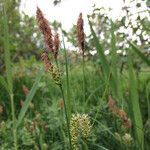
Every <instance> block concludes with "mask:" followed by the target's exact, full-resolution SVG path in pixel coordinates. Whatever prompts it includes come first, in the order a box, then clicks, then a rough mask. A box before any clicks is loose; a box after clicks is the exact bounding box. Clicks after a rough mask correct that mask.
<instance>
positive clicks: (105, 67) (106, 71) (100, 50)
mask: <svg viewBox="0 0 150 150" xmlns="http://www.w3.org/2000/svg"><path fill="white" fill-rule="evenodd" d="M89 25H90V29H91V33H92V35H93V42H94V44H95V47H96V50H97V52H98V54H99V56H100V59H101V64H102V69H103V72H104V76H105V78H106V80H107V78H108V76H109V63H108V61H107V59H106V56H105V54H104V51H103V48H102V45H101V44H100V43H99V40H98V38H97V36H96V33H95V32H94V30H93V27H92V23H91V22H90V21H89Z"/></svg>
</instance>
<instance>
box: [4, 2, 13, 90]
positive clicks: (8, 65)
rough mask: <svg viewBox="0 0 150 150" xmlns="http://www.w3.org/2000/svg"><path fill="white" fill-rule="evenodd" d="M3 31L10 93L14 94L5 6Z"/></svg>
mask: <svg viewBox="0 0 150 150" xmlns="http://www.w3.org/2000/svg"><path fill="white" fill-rule="evenodd" d="M3 29H4V39H3V40H4V41H3V42H4V49H5V50H4V58H5V59H4V60H5V67H6V77H7V82H8V88H9V91H10V92H11V93H12V92H13V81H12V69H11V59H10V50H9V33H8V19H7V15H6V10H5V4H4V5H3Z"/></svg>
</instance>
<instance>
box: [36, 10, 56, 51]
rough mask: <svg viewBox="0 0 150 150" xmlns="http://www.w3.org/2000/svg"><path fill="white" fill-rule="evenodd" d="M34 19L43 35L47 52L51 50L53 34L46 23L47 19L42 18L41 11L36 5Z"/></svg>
mask: <svg viewBox="0 0 150 150" xmlns="http://www.w3.org/2000/svg"><path fill="white" fill-rule="evenodd" d="M36 19H37V21H38V25H39V28H40V30H41V32H42V33H43V36H44V42H45V45H46V50H47V51H49V52H53V35H52V32H51V28H50V27H49V25H48V20H47V19H46V18H44V15H43V13H42V11H41V10H40V8H38V7H37V11H36Z"/></svg>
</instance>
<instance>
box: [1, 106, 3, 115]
mask: <svg viewBox="0 0 150 150" xmlns="http://www.w3.org/2000/svg"><path fill="white" fill-rule="evenodd" d="M2 113H3V106H2V105H0V114H2Z"/></svg>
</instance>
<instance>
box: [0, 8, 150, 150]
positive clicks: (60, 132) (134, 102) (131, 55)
mask: <svg viewBox="0 0 150 150" xmlns="http://www.w3.org/2000/svg"><path fill="white" fill-rule="evenodd" d="M109 22H110V29H111V33H110V34H111V36H110V41H111V42H110V45H109V48H110V54H109V55H105V54H104V43H102V42H101V40H100V39H99V38H98V37H97V35H96V33H95V31H94V29H93V24H92V23H91V21H90V20H89V26H90V29H91V37H90V38H91V41H92V43H93V46H94V49H96V51H97V55H95V56H92V57H90V59H89V58H88V56H85V61H84V63H83V61H82V58H81V56H80V54H77V56H78V57H77V58H74V57H73V54H71V56H70V55H69V53H70V52H68V51H67V50H66V48H65V43H63V42H62V45H61V48H60V58H59V59H58V66H59V68H60V70H61V74H62V76H61V79H62V87H63V91H64V95H65V99H66V107H67V110H68V116H69V119H70V118H71V115H72V114H74V113H80V114H88V115H89V116H90V120H91V125H92V129H91V132H90V136H89V137H88V138H87V139H84V138H81V139H82V140H81V141H80V142H79V149H91V150H94V149H100V150H101V149H102V150H107V149H109V150H110V149H111V150H116V149H118V150H120V149H121V150H124V149H125V150H126V149H136V150H138V149H139V150H149V148H150V146H149V143H150V101H149V100H150V68H149V65H150V60H149V57H148V56H146V55H145V54H144V53H143V52H142V50H141V49H140V48H139V47H138V46H137V45H136V44H134V43H132V42H129V41H127V42H128V43H129V47H128V48H126V49H125V50H126V55H125V56H121V55H118V54H117V48H116V42H117V39H116V35H115V33H114V32H115V29H116V27H115V25H114V23H113V22H112V21H111V20H109ZM3 34H4V37H3V42H4V45H3V47H4V55H5V57H4V64H5V70H4V71H3V73H2V75H1V76H0V91H1V92H0V149H4V150H9V149H15V150H16V149H25V150H28V149H42V150H45V149H54V150H56V149H69V148H68V145H69V141H68V133H67V124H66V121H65V113H64V103H63V97H62V93H61V90H60V88H59V87H58V86H57V85H56V84H55V83H54V81H53V79H52V78H51V76H50V74H49V73H45V72H44V67H43V64H42V62H41V61H40V60H37V59H36V58H35V57H34V56H33V57H30V59H26V60H25V59H23V58H22V57H20V58H19V60H18V62H12V59H11V51H10V46H11V44H10V41H9V40H10V37H9V26H8V19H7V14H6V11H5V7H3ZM125 40H126V39H125ZM148 53H149V52H148ZM122 59H124V60H125V63H124V66H122ZM137 59H138V60H139V61H140V62H142V63H141V64H140V67H141V69H140V70H138V68H137V67H136V60H137ZM110 96H111V97H112V99H113V100H114V102H115V106H117V107H118V109H119V110H124V112H125V113H126V115H127V118H130V120H131V124H132V127H131V128H126V127H125V125H124V124H123V121H122V119H121V117H120V116H118V115H117V114H115V113H113V112H112V111H111V108H109V105H108V101H109V97H110ZM126 134H127V136H125V135H126Z"/></svg>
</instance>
